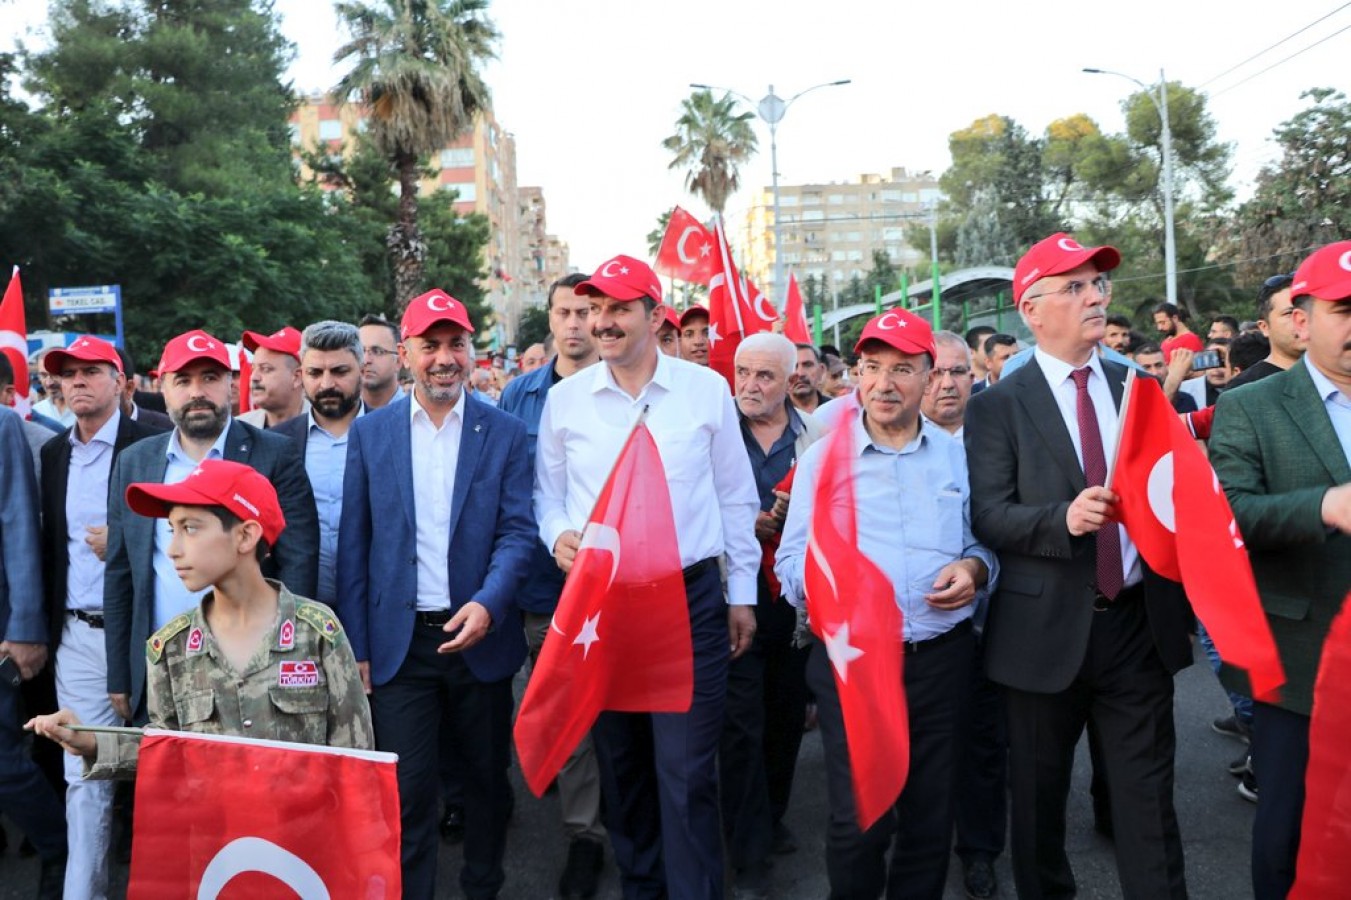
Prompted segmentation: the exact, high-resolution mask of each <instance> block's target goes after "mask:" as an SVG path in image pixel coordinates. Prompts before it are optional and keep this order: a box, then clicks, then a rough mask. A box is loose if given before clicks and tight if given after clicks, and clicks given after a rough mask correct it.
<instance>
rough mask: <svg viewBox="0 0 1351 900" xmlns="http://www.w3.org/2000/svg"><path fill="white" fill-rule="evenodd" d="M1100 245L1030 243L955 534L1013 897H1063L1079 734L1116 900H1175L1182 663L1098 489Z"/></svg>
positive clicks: (1105, 404)
mask: <svg viewBox="0 0 1351 900" xmlns="http://www.w3.org/2000/svg"><path fill="white" fill-rule="evenodd" d="M1120 262H1121V254H1120V253H1119V252H1117V250H1116V249H1115V248H1113V247H1084V246H1082V245H1080V244H1079V243H1078V242H1077V241H1075V240H1074V238H1072V237H1070V236H1069V235H1067V234H1063V233H1061V234H1054V235H1051V236H1050V237H1048V238H1046V239H1045V240H1043V241H1040V242H1039V243H1037V244H1035V245H1033V247H1032V248H1031V249H1030V250H1028V252H1027V253H1026V254H1024V255H1023V257H1022V259H1020V260H1019V261H1018V264H1017V266H1016V267H1015V268H1014V281H1013V299H1014V302H1016V303H1017V304H1018V311H1019V313H1020V314H1021V315H1022V317H1023V320H1024V322H1026V323H1027V325H1028V327H1029V328H1030V329H1031V331H1032V335H1033V337H1034V338H1035V340H1036V345H1037V346H1036V349H1035V351H1034V352H1033V355H1032V358H1031V360H1030V361H1029V362H1028V363H1027V364H1026V365H1025V366H1023V367H1022V368H1020V369H1018V370H1017V371H1016V372H1013V373H1011V374H1010V373H1009V372H1008V369H1007V367H1006V368H1005V372H1004V376H1003V378H1002V383H1001V384H1000V386H999V388H998V389H996V390H989V391H982V392H981V393H980V394H978V395H976V396H975V397H973V398H972V400H971V404H970V407H969V408H970V411H971V412H970V415H969V416H967V421H966V435H965V437H966V448H967V455H968V457H969V458H970V459H971V460H972V462H973V465H972V466H971V524H972V528H973V529H974V531H975V533H976V537H978V538H980V539H981V541H983V542H984V543H985V544H986V545H987V546H989V547H991V548H992V549H993V550H994V551H995V552H996V553H998V554H999V562H1000V566H1001V567H1002V575H1001V577H1000V583H999V586H998V588H997V589H996V590H995V592H994V594H993V596H992V597H991V600H990V613H989V618H988V620H987V622H986V625H985V634H984V642H985V664H986V670H987V672H988V673H989V677H990V678H991V680H993V681H995V682H997V683H999V684H1001V685H1003V686H1004V689H1005V693H1004V700H1005V703H1006V705H1007V708H1008V727H1009V783H1010V785H1011V793H1012V804H1013V806H1012V818H1011V826H1012V827H1011V846H1012V850H1013V875H1014V881H1015V883H1016V885H1017V889H1018V896H1019V897H1022V898H1024V900H1040V898H1046V897H1066V896H1072V895H1073V894H1074V890H1075V885H1074V874H1073V872H1072V871H1071V869H1070V864H1069V857H1068V856H1067V855H1066V853H1065V807H1066V801H1067V798H1068V795H1069V786H1070V771H1071V766H1072V763H1073V760H1074V747H1075V744H1077V743H1078V741H1079V737H1080V735H1081V734H1082V733H1083V731H1084V727H1085V724H1087V723H1092V725H1093V726H1094V727H1096V729H1097V732H1098V736H1099V738H1100V740H1101V745H1102V751H1103V753H1102V756H1103V762H1104V765H1105V771H1106V775H1107V783H1108V786H1109V789H1110V794H1111V807H1112V824H1113V829H1114V831H1115V835H1116V840H1115V846H1116V854H1117V871H1118V874H1119V875H1120V879H1121V891H1122V894H1123V896H1124V897H1125V898H1127V900H1144V898H1149V900H1156V898H1167V897H1173V898H1179V897H1185V896H1186V891H1187V888H1186V881H1185V876H1184V873H1183V859H1182V841H1181V837H1180V834H1179V830H1178V824H1177V815H1176V812H1175V810H1174V807H1173V765H1174V751H1175V749H1176V743H1177V738H1176V733H1175V731H1174V726H1173V674H1174V673H1176V672H1177V671H1178V670H1180V669H1182V668H1184V667H1185V666H1188V665H1190V664H1191V661H1192V649H1191V642H1190V640H1189V635H1188V632H1189V629H1190V627H1191V624H1192V621H1193V619H1192V614H1191V609H1190V607H1189V606H1188V604H1187V600H1186V597H1185V596H1184V595H1183V593H1182V588H1181V585H1179V584H1177V583H1176V582H1172V581H1167V580H1165V579H1163V578H1162V577H1160V576H1158V575H1156V574H1155V573H1154V572H1152V571H1151V570H1150V569H1149V567H1148V565H1146V564H1145V563H1144V562H1143V561H1142V560H1141V559H1140V554H1139V552H1138V551H1137V550H1136V548H1135V546H1134V544H1133V543H1132V542H1131V540H1130V538H1129V536H1128V535H1127V534H1126V532H1125V530H1124V529H1123V528H1122V527H1121V526H1120V525H1118V524H1117V522H1116V520H1115V504H1116V502H1117V495H1116V494H1115V493H1113V492H1112V491H1111V490H1109V489H1108V488H1106V487H1105V486H1104V482H1105V479H1106V474H1107V471H1108V466H1109V464H1110V462H1111V460H1110V457H1109V456H1108V452H1109V449H1108V448H1114V447H1115V446H1116V436H1117V431H1118V428H1119V425H1120V421H1119V407H1120V403H1121V396H1122V388H1123V385H1124V383H1125V380H1126V371H1127V370H1126V368H1125V367H1124V366H1122V365H1119V364H1117V363H1114V362H1111V361H1109V360H1106V359H1104V358H1103V357H1102V356H1101V355H1100V354H1099V353H1098V352H1097V348H1098V342H1099V341H1101V340H1102V339H1103V335H1104V331H1105V329H1106V308H1107V301H1108V297H1109V295H1110V285H1109V282H1108V281H1107V276H1106V273H1107V272H1108V271H1110V270H1112V269H1114V268H1116V267H1117V265H1118V264H1119V263H1120Z"/></svg>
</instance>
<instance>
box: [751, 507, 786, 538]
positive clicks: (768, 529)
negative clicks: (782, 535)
mask: <svg viewBox="0 0 1351 900" xmlns="http://www.w3.org/2000/svg"><path fill="white" fill-rule="evenodd" d="M780 531H783V523H782V522H780V521H779V520H777V519H775V518H774V516H772V515H770V514H769V513H767V512H762V513H760V514H759V515H757V516H756V517H755V539H756V540H757V541H759V542H760V543H762V544H764V543H767V542H769V541H772V540H774V536H775V535H776V534H778V533H779V532H780Z"/></svg>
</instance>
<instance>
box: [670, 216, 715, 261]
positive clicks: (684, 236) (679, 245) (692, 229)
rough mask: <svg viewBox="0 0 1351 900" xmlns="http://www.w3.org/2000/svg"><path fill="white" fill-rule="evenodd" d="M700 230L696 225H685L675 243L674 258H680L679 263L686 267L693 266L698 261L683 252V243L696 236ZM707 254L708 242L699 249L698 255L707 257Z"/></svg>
mask: <svg viewBox="0 0 1351 900" xmlns="http://www.w3.org/2000/svg"><path fill="white" fill-rule="evenodd" d="M700 230H701V229H700V228H699V226H698V225H687V226H686V227H685V230H684V231H682V232H680V238H679V239H678V240H677V241H676V256H678V257H680V261H681V262H683V263H685V264H686V265H693V264H694V263H697V262H698V261H699V260H697V259H695V258H694V257H693V256H690V255H689V254H687V253H686V252H685V242H686V241H688V240H689V239H690V235H693V234H698V233H699V231H700ZM708 252H709V246H708V242H707V241H705V242H704V243H703V244H702V245H701V246H700V247H699V255H700V256H708Z"/></svg>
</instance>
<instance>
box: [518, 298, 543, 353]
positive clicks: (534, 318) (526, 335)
mask: <svg viewBox="0 0 1351 900" xmlns="http://www.w3.org/2000/svg"><path fill="white" fill-rule="evenodd" d="M548 336H549V311H548V310H547V309H545V308H544V307H543V306H532V307H530V308H529V309H527V310H526V311H525V312H523V313H521V320H520V322H518V323H517V325H516V347H517V348H518V349H519V350H524V349H525V348H526V347H529V346H530V345H531V344H542V343H544V339H545V338H547V337H548Z"/></svg>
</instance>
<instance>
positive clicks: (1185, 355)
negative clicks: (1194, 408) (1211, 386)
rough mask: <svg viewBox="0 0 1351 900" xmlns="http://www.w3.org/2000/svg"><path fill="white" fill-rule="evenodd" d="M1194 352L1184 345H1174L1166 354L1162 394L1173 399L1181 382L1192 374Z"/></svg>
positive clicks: (1169, 399)
mask: <svg viewBox="0 0 1351 900" xmlns="http://www.w3.org/2000/svg"><path fill="white" fill-rule="evenodd" d="M1195 358H1196V353H1195V352H1193V351H1191V350H1188V349H1187V348H1186V347H1174V348H1173V352H1172V353H1171V354H1169V356H1168V375H1167V376H1166V377H1165V378H1164V379H1163V395H1164V396H1165V397H1167V398H1168V402H1170V403H1171V402H1172V401H1173V397H1175V396H1176V395H1177V389H1178V387H1179V386H1181V384H1182V382H1184V381H1186V380H1187V378H1188V377H1190V376H1191V375H1192V360H1193V359H1195Z"/></svg>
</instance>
